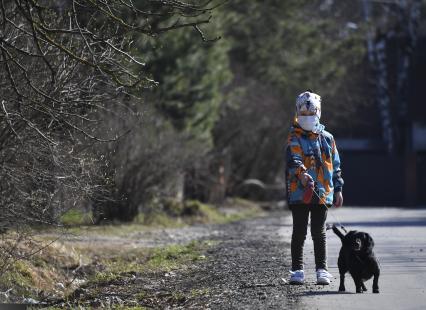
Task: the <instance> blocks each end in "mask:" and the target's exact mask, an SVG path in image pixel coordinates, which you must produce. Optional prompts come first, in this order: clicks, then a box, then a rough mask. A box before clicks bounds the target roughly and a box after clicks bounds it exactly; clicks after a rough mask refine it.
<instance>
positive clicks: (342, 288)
mask: <svg viewBox="0 0 426 310" xmlns="http://www.w3.org/2000/svg"><path fill="white" fill-rule="evenodd" d="M344 291H346V288H345V273H344V272H343V273H340V285H339V292H344Z"/></svg>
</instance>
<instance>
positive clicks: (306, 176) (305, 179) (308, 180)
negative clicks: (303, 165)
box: [300, 172, 314, 187]
mask: <svg viewBox="0 0 426 310" xmlns="http://www.w3.org/2000/svg"><path fill="white" fill-rule="evenodd" d="M300 182H302V185H303V186H304V187H306V185H307V184H309V183H312V184H313V183H314V180H313V179H312V177H311V176H310V175H309V173H307V172H303V173H302V174H301V175H300Z"/></svg>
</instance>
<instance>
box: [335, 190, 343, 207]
mask: <svg viewBox="0 0 426 310" xmlns="http://www.w3.org/2000/svg"><path fill="white" fill-rule="evenodd" d="M342 205H343V195H342V192H336V193H334V206H335V207H336V208H339V207H341V206H342Z"/></svg>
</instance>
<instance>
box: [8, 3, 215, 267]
mask: <svg viewBox="0 0 426 310" xmlns="http://www.w3.org/2000/svg"><path fill="white" fill-rule="evenodd" d="M217 5H220V2H216V1H214V0H207V1H176V0H161V1H160V0H145V1H143V0H139V1H136V0H72V1H48V0H1V1H0V66H1V70H0V90H1V92H0V93H1V98H0V162H1V165H0V178H1V180H2V182H1V184H0V197H1V198H0V230H1V231H2V232H4V231H6V230H11V229H14V230H15V231H17V232H20V231H22V230H23V228H24V227H26V226H31V225H34V224H56V223H58V217H59V216H60V215H61V214H62V212H63V211H64V210H65V209H66V208H68V207H69V206H73V205H76V204H79V201H81V200H82V199H85V198H87V197H93V196H96V197H102V196H103V195H104V194H105V193H104V191H108V189H107V188H105V186H104V185H105V181H104V180H105V177H106V176H105V175H104V174H103V170H102V169H100V167H102V166H104V165H105V162H104V159H103V158H100V157H97V156H95V155H94V153H93V152H92V151H91V150H90V148H89V146H90V145H91V144H93V143H101V142H109V141H116V140H118V139H119V138H120V137H121V136H123V135H125V134H126V133H128V132H129V130H130V129H131V128H130V126H129V124H133V123H134V122H127V121H128V119H129V117H134V118H137V117H138V113H137V112H136V110H137V109H135V108H134V106H133V104H134V102H135V100H126V99H128V98H130V97H134V96H135V95H138V94H140V93H141V92H143V89H144V88H150V87H154V86H155V85H156V82H155V81H154V80H152V79H151V78H150V76H149V74H148V73H147V72H146V70H145V69H144V68H145V64H144V61H143V59H140V58H138V57H136V56H134V53H133V51H132V42H133V40H134V39H135V38H137V36H141V35H145V36H151V37H156V36H159V35H161V34H162V33H164V32H167V31H172V30H174V29H178V28H183V27H189V28H192V29H193V31H196V32H197V33H199V34H200V37H201V39H203V40H208V39H207V38H206V37H205V35H204V34H203V32H202V30H201V27H202V25H203V24H206V23H208V22H209V21H210V18H211V11H212V10H213V9H214V8H215V7H216V6H217ZM136 104H138V102H137V101H136ZM106 115H108V116H107V117H106ZM105 118H107V119H108V120H110V119H111V118H114V119H115V124H117V123H118V124H122V125H120V126H110V125H111V123H109V122H108V123H103V120H104V119H105ZM117 129H120V130H119V131H118V130H117ZM17 240H18V241H19V240H21V239H20V238H17ZM11 244H12V243H10V242H6V240H3V241H0V247H2V250H3V251H1V253H2V254H1V255H2V256H1V257H0V259H2V260H7V259H8V258H10V257H11V256H12V254H13V249H14V248H15V247H14V246H13V245H11Z"/></svg>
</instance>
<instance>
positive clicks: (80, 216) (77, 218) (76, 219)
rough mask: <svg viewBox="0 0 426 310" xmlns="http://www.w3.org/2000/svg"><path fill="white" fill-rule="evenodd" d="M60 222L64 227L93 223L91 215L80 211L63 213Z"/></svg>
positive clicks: (73, 210) (74, 210) (70, 210)
mask: <svg viewBox="0 0 426 310" xmlns="http://www.w3.org/2000/svg"><path fill="white" fill-rule="evenodd" d="M60 221H61V223H62V224H64V225H65V226H77V225H89V224H91V223H93V219H92V214H91V213H87V212H84V211H83V210H80V209H74V208H73V209H69V210H68V211H67V212H65V213H64V214H63V215H62V216H61V218H60Z"/></svg>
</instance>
